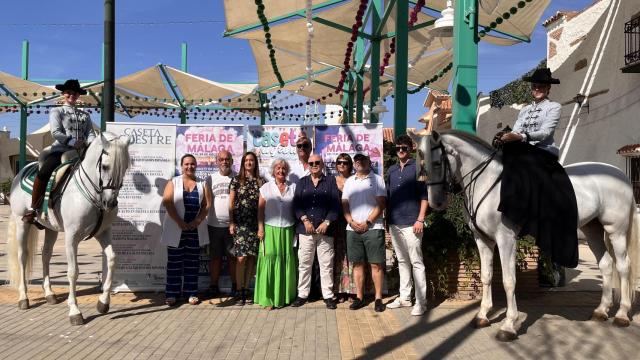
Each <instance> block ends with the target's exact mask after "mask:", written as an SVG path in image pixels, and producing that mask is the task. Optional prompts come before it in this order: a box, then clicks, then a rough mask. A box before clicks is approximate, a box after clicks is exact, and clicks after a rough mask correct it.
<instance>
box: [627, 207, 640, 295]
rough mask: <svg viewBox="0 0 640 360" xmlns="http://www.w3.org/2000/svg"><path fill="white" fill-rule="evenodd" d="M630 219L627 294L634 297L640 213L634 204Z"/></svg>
mask: <svg viewBox="0 0 640 360" xmlns="http://www.w3.org/2000/svg"><path fill="white" fill-rule="evenodd" d="M630 216H631V219H630V221H629V230H628V231H627V254H628V256H629V293H630V294H629V295H630V298H631V302H632V303H633V300H634V298H635V294H636V286H637V280H638V278H637V277H638V274H640V213H639V212H638V210H637V209H636V206H635V204H633V205H632V206H631V215H630Z"/></svg>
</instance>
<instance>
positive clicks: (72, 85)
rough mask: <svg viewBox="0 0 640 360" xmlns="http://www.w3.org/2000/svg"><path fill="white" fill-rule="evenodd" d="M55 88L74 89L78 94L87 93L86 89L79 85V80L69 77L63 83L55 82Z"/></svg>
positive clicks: (61, 89)
mask: <svg viewBox="0 0 640 360" xmlns="http://www.w3.org/2000/svg"><path fill="white" fill-rule="evenodd" d="M56 89H58V90H60V91H65V90H70V91H75V92H77V93H78V94H80V95H87V90H85V89H83V88H81V87H80V82H79V81H78V80H76V79H70V80H67V81H65V82H64V84H57V85H56Z"/></svg>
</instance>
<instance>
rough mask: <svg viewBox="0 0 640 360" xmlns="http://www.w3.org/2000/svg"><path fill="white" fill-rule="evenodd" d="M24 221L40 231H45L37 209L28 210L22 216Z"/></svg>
mask: <svg viewBox="0 0 640 360" xmlns="http://www.w3.org/2000/svg"><path fill="white" fill-rule="evenodd" d="M22 221H23V222H26V223H29V224H33V225H35V226H36V227H37V228H38V229H39V230H44V226H43V225H42V224H40V223H39V222H38V210H36V209H33V208H32V209H29V210H27V212H26V213H25V214H24V215H23V216H22Z"/></svg>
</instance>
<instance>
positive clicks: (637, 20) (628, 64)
mask: <svg viewBox="0 0 640 360" xmlns="http://www.w3.org/2000/svg"><path fill="white" fill-rule="evenodd" d="M622 72H623V73H637V72H640V15H635V16H634V17H632V18H631V20H629V21H627V22H626V23H625V24H624V67H623V68H622Z"/></svg>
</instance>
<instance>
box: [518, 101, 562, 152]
mask: <svg viewBox="0 0 640 360" xmlns="http://www.w3.org/2000/svg"><path fill="white" fill-rule="evenodd" d="M561 111H562V106H561V105H560V104H558V103H557V102H554V101H550V100H549V99H544V100H542V101H541V102H539V103H537V104H536V103H535V102H533V103H531V104H529V105H527V106H525V107H523V108H522V110H520V114H518V120H516V123H515V124H514V125H513V132H515V133H518V134H522V135H524V136H525V140H524V141H527V142H528V143H530V144H532V145H535V146H537V147H539V148H541V149H544V150H546V151H548V152H550V153H552V154H554V155H555V156H558V153H559V150H558V147H557V146H556V144H555V143H554V140H553V134H554V132H555V130H556V126H557V125H558V121H559V120H560V113H561Z"/></svg>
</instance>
